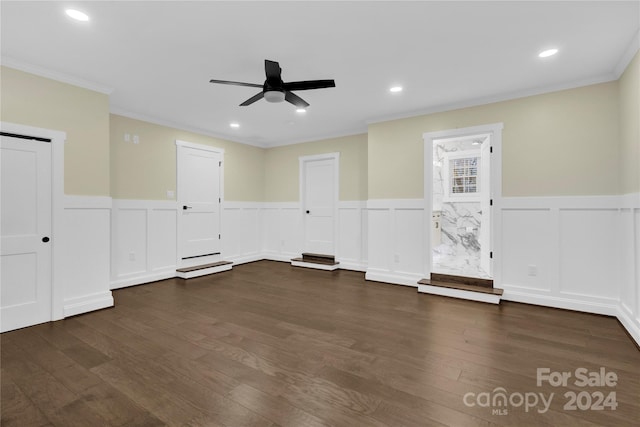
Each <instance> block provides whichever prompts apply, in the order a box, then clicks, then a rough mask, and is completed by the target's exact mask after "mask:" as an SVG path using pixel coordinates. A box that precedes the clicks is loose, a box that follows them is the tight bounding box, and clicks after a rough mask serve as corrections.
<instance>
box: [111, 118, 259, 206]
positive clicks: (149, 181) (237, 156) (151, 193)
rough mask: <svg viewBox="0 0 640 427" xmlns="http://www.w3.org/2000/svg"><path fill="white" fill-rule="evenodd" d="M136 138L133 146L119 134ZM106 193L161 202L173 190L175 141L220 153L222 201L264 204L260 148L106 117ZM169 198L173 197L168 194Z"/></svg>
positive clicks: (144, 123) (128, 119)
mask: <svg viewBox="0 0 640 427" xmlns="http://www.w3.org/2000/svg"><path fill="white" fill-rule="evenodd" d="M127 133H128V134H129V135H130V136H131V138H133V136H134V135H137V136H138V137H139V140H140V142H139V144H133V143H132V142H125V141H124V135H125V134H127ZM110 135H111V195H112V197H114V198H118V199H146V200H166V199H167V190H171V191H174V192H175V190H176V144H175V143H176V140H181V141H186V142H192V143H196V144H203V145H209V146H212V147H217V148H222V149H224V150H225V151H224V197H225V200H228V201H263V200H264V149H262V148H258V147H253V146H250V145H244V144H239V143H236V142H231V141H226V140H222V139H217V138H213V137H208V136H204V135H199V134H195V133H191V132H186V131H182V130H178V129H174V128H170V127H166V126H161V125H156V124H153V123H149V122H144V121H140V120H135V119H130V118H128V117H123V116H118V115H115V114H112V115H111V131H110ZM174 194H175V193H174Z"/></svg>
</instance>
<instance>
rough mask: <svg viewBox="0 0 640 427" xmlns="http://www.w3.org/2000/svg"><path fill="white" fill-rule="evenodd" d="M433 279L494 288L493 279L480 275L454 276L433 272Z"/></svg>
mask: <svg viewBox="0 0 640 427" xmlns="http://www.w3.org/2000/svg"><path fill="white" fill-rule="evenodd" d="M431 280H435V281H436V282H448V283H460V284H463V285H472V286H482V287H484V288H493V280H491V279H481V278H479V277H466V276H454V275H451V274H440V273H431Z"/></svg>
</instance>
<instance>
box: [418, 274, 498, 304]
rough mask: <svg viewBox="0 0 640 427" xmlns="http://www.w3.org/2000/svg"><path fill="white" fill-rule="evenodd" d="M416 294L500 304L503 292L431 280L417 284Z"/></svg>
mask: <svg viewBox="0 0 640 427" xmlns="http://www.w3.org/2000/svg"><path fill="white" fill-rule="evenodd" d="M418 292H420V293H425V294H432V295H441V296H446V297H452V298H460V299H467V300H471V301H480V302H488V303H491V304H500V299H501V297H502V293H503V290H502V289H498V288H487V287H485V286H477V285H468V284H465V283H453V282H441V281H437V280H432V279H422V280H420V281H419V282H418Z"/></svg>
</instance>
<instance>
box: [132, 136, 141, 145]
mask: <svg viewBox="0 0 640 427" xmlns="http://www.w3.org/2000/svg"><path fill="white" fill-rule="evenodd" d="M133 143H134V144H140V137H139V136H138V135H133Z"/></svg>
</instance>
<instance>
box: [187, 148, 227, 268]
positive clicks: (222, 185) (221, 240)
mask: <svg viewBox="0 0 640 427" xmlns="http://www.w3.org/2000/svg"><path fill="white" fill-rule="evenodd" d="M179 147H185V148H193V149H196V150H203V151H209V152H211V153H218V154H220V159H221V162H222V163H221V165H220V215H219V216H218V230H220V236H222V235H224V233H223V232H222V212H223V210H224V148H218V147H212V146H210V145H203V144H196V143H193V142H187V141H181V140H179V139H176V212H177V215H176V231H177V233H176V234H177V235H176V265H177V266H178V268H180V267H181V266H182V254H181V253H180V250H181V249H180V238H181V234H182V230H181V221H180V209H181V208H180V194H179V192H178V189H179V188H180V183H179V180H180V171H179V169H178V168H179V167H180V165H179V164H178V150H179ZM220 248H224V239H223V238H222V237H221V238H220ZM220 256H222V249H221V252H220Z"/></svg>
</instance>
